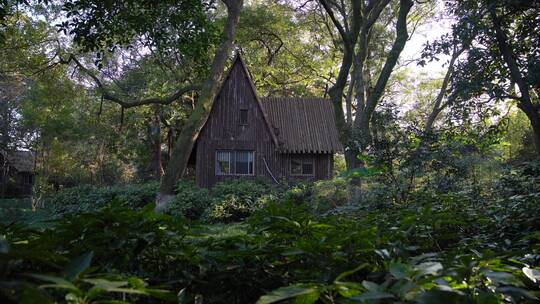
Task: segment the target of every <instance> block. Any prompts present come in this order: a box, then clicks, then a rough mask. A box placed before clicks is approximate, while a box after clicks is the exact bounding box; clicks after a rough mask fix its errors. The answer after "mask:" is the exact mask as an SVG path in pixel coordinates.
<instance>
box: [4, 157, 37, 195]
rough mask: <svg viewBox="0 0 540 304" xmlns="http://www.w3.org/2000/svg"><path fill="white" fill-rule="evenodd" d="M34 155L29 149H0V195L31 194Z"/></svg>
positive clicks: (33, 177)
mask: <svg viewBox="0 0 540 304" xmlns="http://www.w3.org/2000/svg"><path fill="white" fill-rule="evenodd" d="M34 179H35V157H34V154H33V153H32V152H30V151H5V150H0V197H23V196H29V195H31V194H32V187H33V185H34Z"/></svg>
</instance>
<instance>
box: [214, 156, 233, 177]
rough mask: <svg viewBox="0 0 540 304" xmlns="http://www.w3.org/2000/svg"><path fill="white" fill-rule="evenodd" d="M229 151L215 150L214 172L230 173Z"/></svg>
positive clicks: (219, 173) (220, 173)
mask: <svg viewBox="0 0 540 304" xmlns="http://www.w3.org/2000/svg"><path fill="white" fill-rule="evenodd" d="M231 153H232V152H231V151H217V152H216V174H217V175H226V174H231Z"/></svg>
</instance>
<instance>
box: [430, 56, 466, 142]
mask: <svg viewBox="0 0 540 304" xmlns="http://www.w3.org/2000/svg"><path fill="white" fill-rule="evenodd" d="M456 47H457V46H454V52H453V53H452V58H451V59H450V62H449V63H448V70H446V74H445V75H444V80H443V83H442V85H441V88H440V90H439V94H437V98H435V102H434V103H433V108H432V110H431V113H430V114H429V116H428V119H427V121H426V125H425V126H424V134H430V133H431V132H432V131H433V125H434V124H435V120H437V117H439V114H440V113H441V112H442V111H443V110H444V109H445V108H446V107H447V106H448V105H449V104H450V103H449V102H445V103H443V102H442V101H443V99H444V96H445V95H446V91H447V90H448V85H449V84H450V78H451V77H452V74H453V73H454V66H455V63H456V60H457V58H458V57H459V55H461V53H463V51H464V50H465V49H464V48H461V49H459V50H457V49H456Z"/></svg>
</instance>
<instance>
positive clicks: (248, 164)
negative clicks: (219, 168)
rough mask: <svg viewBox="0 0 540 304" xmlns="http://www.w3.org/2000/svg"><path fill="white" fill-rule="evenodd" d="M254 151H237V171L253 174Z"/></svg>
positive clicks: (242, 173)
mask: <svg viewBox="0 0 540 304" xmlns="http://www.w3.org/2000/svg"><path fill="white" fill-rule="evenodd" d="M253 154H254V153H253V151H235V153H234V155H235V165H234V167H235V173H236V174H238V175H253Z"/></svg>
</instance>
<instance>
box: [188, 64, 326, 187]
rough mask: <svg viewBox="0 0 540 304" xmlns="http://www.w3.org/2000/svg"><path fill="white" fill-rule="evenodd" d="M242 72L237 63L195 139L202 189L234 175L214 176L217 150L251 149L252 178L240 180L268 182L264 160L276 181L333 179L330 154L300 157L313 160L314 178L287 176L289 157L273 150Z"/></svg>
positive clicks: (254, 98) (288, 174) (261, 115)
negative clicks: (242, 120) (242, 119)
mask: <svg viewBox="0 0 540 304" xmlns="http://www.w3.org/2000/svg"><path fill="white" fill-rule="evenodd" d="M247 77H248V76H247V75H246V74H245V71H244V69H243V68H242V66H241V63H240V62H239V61H236V62H235V63H234V65H233V67H232V68H231V71H230V73H229V75H228V76H227V78H226V79H225V82H224V84H223V87H222V89H221V91H220V93H219V95H218V97H217V99H216V101H215V102H214V105H213V108H212V111H211V113H210V116H209V118H208V121H207V122H206V124H205V126H204V128H203V129H202V131H201V133H200V135H199V138H198V140H197V151H196V159H195V161H196V170H195V174H196V179H197V184H198V185H199V186H201V187H212V186H214V185H215V184H216V183H218V182H220V181H223V180H224V179H228V178H237V177H235V176H219V175H216V174H215V172H216V168H215V157H216V156H215V154H216V150H253V151H255V157H254V175H253V176H241V177H242V178H248V179H250V178H256V177H261V176H263V177H266V178H269V179H271V175H270V173H269V172H268V170H267V168H266V166H265V161H266V163H267V164H268V167H269V169H270V171H271V172H272V174H273V175H274V177H275V178H276V179H278V180H286V181H295V180H298V179H312V180H319V179H326V178H329V177H331V176H332V171H333V161H332V160H333V155H332V154H302V156H301V157H310V158H313V160H314V175H313V176H306V177H304V176H302V177H292V176H290V158H291V155H290V154H281V153H278V152H277V150H276V146H275V144H274V142H273V141H272V137H271V134H270V131H269V129H268V125H267V124H266V123H265V120H264V117H263V112H262V110H261V108H260V106H259V104H258V103H257V100H256V97H255V93H254V92H253V89H252V87H251V84H250V83H249V80H248V78H247ZM241 109H245V110H247V111H248V123H247V125H240V117H239V116H240V110H241Z"/></svg>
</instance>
